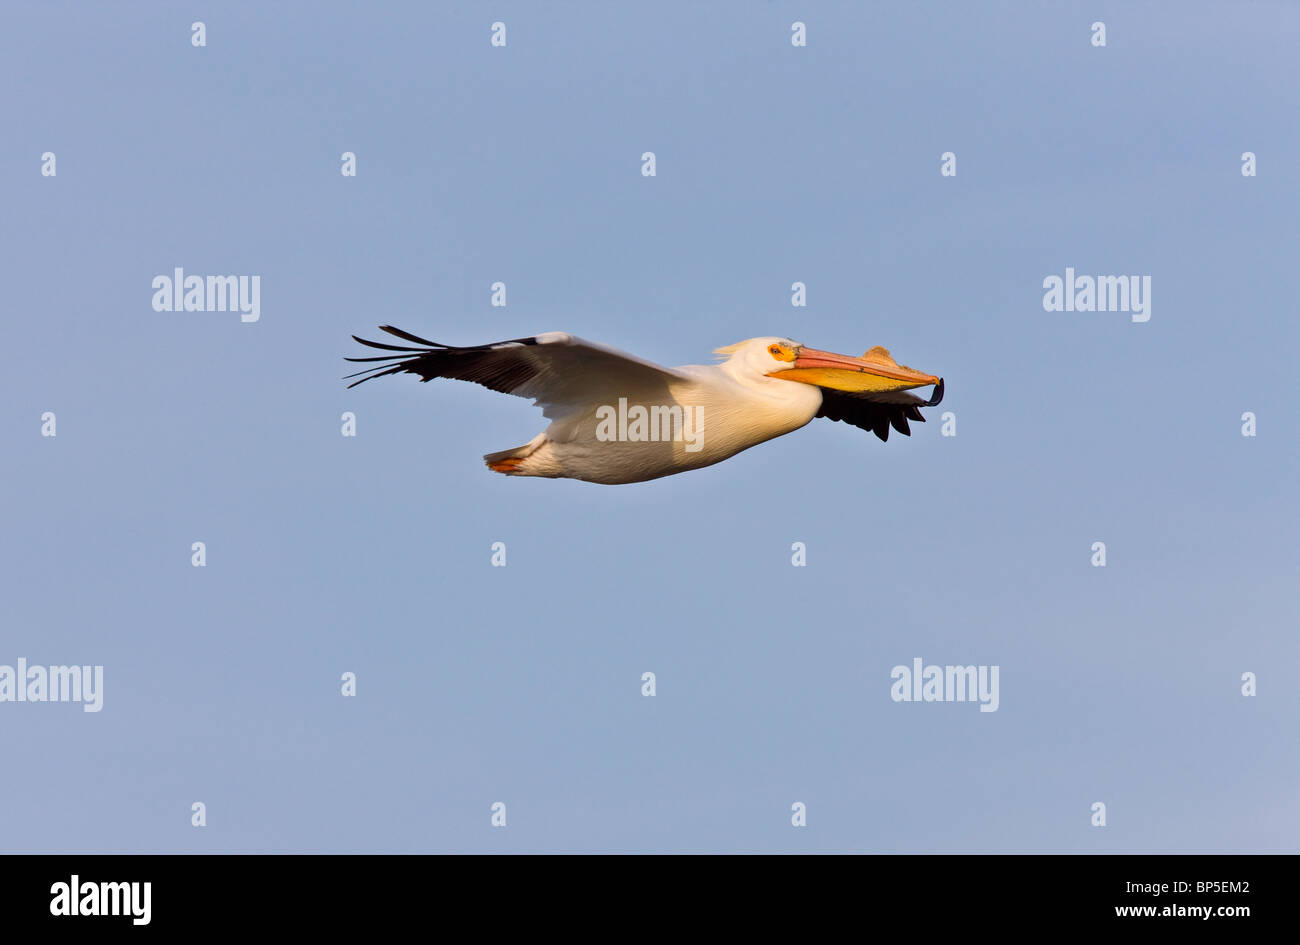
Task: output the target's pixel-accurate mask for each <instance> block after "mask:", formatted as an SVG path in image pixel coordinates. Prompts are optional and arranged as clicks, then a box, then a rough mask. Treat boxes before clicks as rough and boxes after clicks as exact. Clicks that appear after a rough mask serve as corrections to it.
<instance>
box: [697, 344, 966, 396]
mask: <svg viewBox="0 0 1300 945" xmlns="http://www.w3.org/2000/svg"><path fill="white" fill-rule="evenodd" d="M715 353H716V354H725V355H730V357H729V358H728V360H727V364H728V365H729V366H731V367H732V368H733V369H735V370H737V371H740V372H742V373H744V374H748V375H751V376H759V375H761V376H764V377H775V378H779V379H780V380H783V381H799V382H800V383H803V384H812V385H814V386H816V387H826V388H830V389H832V390H843V391H851V392H866V391H872V392H881V391H897V390H908V389H910V388H913V387H925V386H926V385H928V384H941V383H943V382H942V380H941V379H940V378H937V377H935V376H934V375H933V374H922V373H921V372H920V371H914V370H912V369H911V368H910V367H905V366H904V365H901V364H899V363H898V362H897V361H895V360H894V359H893V358H892V357H890V355H889V352H888V351H887V350H885V349H884V348H882V347H880V346H879V345H877V346H876V347H874V348H872V349H871V350H870V351H868V352H867V353H866V354H864V355H863V356H862V357H860V358H854V357H850V356H849V355H847V354H835V353H833V352H830V351H818V350H817V349H816V348H808V347H805V346H804V345H801V344H800V343H799V342H797V341H791V340H790V339H789V338H750V339H749V340H748V341H742V342H740V343H739V344H734V345H730V346H729V347H726V348H719V349H718V350H717V351H716V352H715Z"/></svg>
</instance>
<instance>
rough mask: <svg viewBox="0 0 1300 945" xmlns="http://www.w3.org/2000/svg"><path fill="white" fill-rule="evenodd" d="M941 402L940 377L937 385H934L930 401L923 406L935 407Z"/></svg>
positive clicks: (941, 379)
mask: <svg viewBox="0 0 1300 945" xmlns="http://www.w3.org/2000/svg"><path fill="white" fill-rule="evenodd" d="M942 400H943V378H942V377H941V378H939V383H938V384H935V385H934V393H932V394H931V395H930V399H929V400H927V401H926V402H925V405H926V406H927V407H934V406H937V405H938V404H939V403H940V401H942Z"/></svg>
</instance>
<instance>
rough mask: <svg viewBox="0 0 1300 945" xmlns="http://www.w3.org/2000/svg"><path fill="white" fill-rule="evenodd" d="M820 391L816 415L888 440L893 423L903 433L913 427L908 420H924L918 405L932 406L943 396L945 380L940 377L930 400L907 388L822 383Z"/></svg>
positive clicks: (906, 434)
mask: <svg viewBox="0 0 1300 945" xmlns="http://www.w3.org/2000/svg"><path fill="white" fill-rule="evenodd" d="M821 392H822V406H821V409H820V410H818V411H817V416H819V417H825V418H826V419H828V420H842V421H843V422H844V423H850V424H852V425H853V426H855V427H861V428H862V429H863V430H870V431H872V432H873V433H875V434H876V436H878V437H880V438H881V439H882V440H888V439H889V428H890V427H891V426H892V427H893V428H894V429H895V430H897V431H898V432H899V433H901V434H903V436H911V435H912V430H911V428H910V427H908V425H907V421H908V420H917V421H920V422H921V423H924V422H925V417H923V416H921V411H920V409H919V408H921V407H933V406H935V405H936V404H938V403H939V402H940V401H941V400H943V381H942V380H940V381H939V383H938V384H936V385H935V386H934V393H933V394H931V396H930V399H929V400H924V399H922V398H920V397H917V396H916V395H915V394H909V393H908V392H907V391H893V392H889V393H873V392H869V391H863V392H853V393H850V392H848V391H840V390H831V389H830V388H826V387H823V388H821Z"/></svg>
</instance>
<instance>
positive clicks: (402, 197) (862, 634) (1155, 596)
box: [0, 2, 1300, 853]
mask: <svg viewBox="0 0 1300 945" xmlns="http://www.w3.org/2000/svg"><path fill="white" fill-rule="evenodd" d="M0 18H2V21H3V24H2V25H3V28H2V29H0V80H3V82H4V85H5V88H7V89H8V90H9V91H8V93H7V94H6V95H5V96H4V97H3V99H0V109H2V110H3V111H2V117H3V123H4V127H5V128H6V135H5V144H4V147H3V148H0V202H2V203H3V206H4V208H5V211H4V220H5V225H4V226H3V227H0V259H3V260H4V265H5V275H6V279H5V288H6V292H7V296H8V300H7V308H8V311H9V312H10V315H9V317H8V318H7V319H6V321H5V325H6V335H7V337H6V344H7V346H8V350H9V354H10V357H9V359H8V361H9V363H8V364H7V366H6V370H5V371H4V374H3V377H2V378H0V390H2V392H3V395H4V396H3V403H4V405H5V407H4V409H3V411H0V433H2V434H3V436H4V439H5V442H6V443H7V444H8V449H7V450H6V453H5V459H6V462H5V483H6V488H5V489H4V490H3V492H2V493H0V527H2V530H3V534H4V536H5V539H4V541H3V542H0V568H2V570H0V573H3V575H4V577H3V582H4V593H3V594H2V595H0V664H11V665H12V664H14V663H15V661H16V660H17V659H18V658H19V657H23V658H25V659H27V660H28V662H29V663H32V664H46V665H49V664H64V663H76V664H102V665H103V666H104V688H105V692H104V707H103V710H102V711H101V712H99V713H85V712H83V711H81V708H80V707H78V706H76V705H70V704H14V703H0V755H2V756H3V757H4V758H6V759H8V760H9V764H7V765H6V769H7V771H8V776H7V777H5V778H4V779H3V782H4V786H3V787H2V788H0V848H3V849H4V850H6V851H43V852H62V851H84V852H111V851H132V850H140V851H179V852H189V851H195V852H197V851H217V852H226V851H231V852H233V851H276V852H316V851H320V852H352V851H376V852H399V851H402V852H405V851H410V852H417V851H418V852H423V851H483V852H494V851H759V852H796V851H862V852H882V853H890V852H1034V851H1046V852H1080V853H1087V852H1284V851H1285V852H1295V851H1296V850H1297V846H1298V844H1297V836H1298V835H1300V790H1298V788H1300V750H1298V749H1300V745H1298V744H1297V734H1296V720H1297V717H1298V716H1300V713H1298V710H1300V693H1298V691H1297V686H1296V685H1295V682H1296V673H1297V667H1298V665H1300V644H1297V635H1296V632H1295V630H1296V625H1297V616H1298V615H1297V594H1296V588H1297V567H1298V566H1300V561H1298V558H1300V555H1298V554H1297V551H1296V548H1295V543H1294V541H1293V540H1292V536H1293V535H1294V534H1295V532H1296V530H1297V527H1298V526H1300V516H1298V514H1297V512H1298V510H1300V503H1298V502H1297V499H1296V494H1295V480H1296V470H1297V468H1298V466H1300V463H1298V462H1297V460H1300V445H1298V443H1300V440H1298V438H1297V430H1298V429H1300V416H1298V411H1297V407H1296V402H1295V396H1294V394H1295V380H1294V377H1295V373H1294V372H1295V367H1294V359H1295V352H1296V351H1297V350H1298V349H1300V329H1297V319H1298V317H1300V303H1297V296H1296V293H1295V291H1294V285H1293V283H1294V276H1295V271H1296V262H1295V251H1296V246H1297V245H1298V237H1300V223H1298V222H1297V214H1296V212H1295V209H1296V207H1297V205H1298V200H1300V185H1298V184H1297V177H1296V174H1295V168H1296V167H1298V166H1300V127H1298V126H1297V122H1296V121H1295V116H1296V114H1297V105H1300V82H1297V78H1298V76H1297V69H1296V64H1295V52H1294V39H1293V38H1294V36H1295V35H1297V28H1298V27H1300V9H1297V8H1296V7H1294V6H1291V5H1288V4H1283V3H1253V4H1236V5H1226V4H1222V5H1219V4H1199V5H1198V4H1172V3H1165V4H1162V3H1152V4H1142V5H1140V6H1136V7H1135V6H1133V5H1129V4H1117V3H1088V4H1069V3H1060V4H1043V5H1036V4H1028V3H1006V4H956V3H952V4H917V5H901V4H899V5H890V4H872V5H854V4H833V3H815V4H810V3H806V2H805V3H783V2H782V3H763V4H741V3H731V4H709V5H694V4H684V3H662V4H655V5H653V7H651V8H644V7H636V6H632V5H617V6H615V5H603V4H600V5H598V4H594V3H568V4H550V5H536V4H524V3H508V2H502V3H496V4H492V5H479V4H473V3H465V4H454V5H447V4H425V3H411V4H395V3H388V4H384V3H381V4H372V5H356V4H311V5H307V4H214V5H209V6H208V7H207V8H204V9H197V8H193V9H192V8H189V7H184V8H182V7H177V6H175V5H173V4H148V3H140V4H129V5H125V6H114V7H113V8H112V9H110V8H108V7H105V6H101V5H97V4H88V3H86V4H68V5H52V4H42V3H9V4H6V5H5V8H4V12H3V13H2V14H0ZM198 19H202V20H203V21H204V22H205V24H206V27H207V46H206V47H205V48H194V47H193V46H192V45H191V44H190V23H191V22H192V21H194V20H198ZM496 20H500V21H504V22H505V23H506V24H507V46H506V47H505V48H493V47H492V46H491V45H490V44H489V37H490V25H491V23H492V22H493V21H496ZM796 20H801V21H803V22H805V23H806V24H807V30H808V45H807V47H806V48H795V47H793V46H791V44H790V40H789V37H790V24H791V23H792V22H794V21H796ZM1097 20H1101V21H1104V22H1105V23H1106V27H1107V45H1106V47H1105V48H1095V47H1093V46H1092V45H1091V43H1090V41H1089V37H1090V25H1091V24H1092V23H1093V22H1094V21H1097ZM46 151H52V152H54V153H55V155H56V160H57V176H55V177H52V178H51V177H43V176H42V175H41V173H40V169H41V155H42V154H43V153H44V152H46ZM344 151H352V152H354V153H355V154H356V155H357V169H358V170H357V176H356V177H355V178H346V177H343V176H342V175H341V174H340V172H339V168H340V155H341V154H342V152H344ZM644 151H654V152H655V154H656V158H657V175H656V176H655V177H654V178H645V177H643V176H642V175H641V173H640V156H641V154H642V153H643V152H644ZM945 151H953V152H954V153H955V154H956V156H957V170H958V173H957V176H956V177H953V178H945V177H942V176H941V175H940V173H939V166H940V155H941V154H942V153H943V152H945ZM1243 151H1253V152H1255V154H1256V155H1257V161H1258V176H1256V177H1254V178H1246V177H1243V176H1242V174H1241V172H1240V168H1241V153H1242V152H1243ZM176 266H182V267H184V268H185V269H186V271H187V272H190V273H201V274H229V273H234V274H250V275H252V274H256V275H259V276H260V277H261V287H262V299H261V302H262V314H261V318H260V320H259V321H258V322H256V323H253V324H242V323H241V322H240V319H239V317H238V315H236V314H230V313H208V312H203V313H199V312H190V313H183V312H182V313H177V312H161V313H160V312H155V311H153V309H152V307H151V305H150V300H151V297H152V289H151V280H152V279H153V277H154V276H155V275H158V274H162V273H170V272H171V270H172V269H173V268H174V267H176ZM1067 266H1071V267H1074V268H1075V269H1076V270H1077V271H1078V272H1079V273H1089V274H1126V275H1127V274H1139V275H1149V276H1150V277H1151V279H1152V309H1151V320H1150V321H1149V322H1147V323H1145V324H1134V323H1132V322H1131V321H1130V319H1129V317H1128V316H1127V315H1125V314H1122V313H1102V312H1072V313H1065V312H1046V311H1044V309H1043V305H1042V296H1043V288H1042V280H1043V279H1044V278H1045V277H1046V276H1049V275H1052V274H1056V275H1063V274H1064V271H1065V268H1066V267H1067ZM498 280H500V281H504V282H505V283H506V284H507V287H508V303H509V304H508V305H507V306H506V307H505V308H494V307H492V306H491V305H490V304H489V287H490V285H491V284H492V283H493V282H495V281H498ZM794 281H802V282H805V283H806V284H807V287H808V290H807V292H808V304H807V307H805V308H794V307H792V306H791V305H790V286H791V283H792V282H794ZM386 323H392V324H396V325H398V326H400V327H403V328H405V329H407V330H409V331H412V332H415V333H417V334H420V335H424V336H426V337H432V338H435V339H437V340H439V341H443V342H447V343H451V344H475V343H483V342H488V341H494V340H498V339H501V338H513V337H518V336H520V335H527V334H533V333H535V332H539V331H546V330H563V331H570V332H573V333H575V334H579V335H582V336H584V337H587V338H591V339H593V340H597V341H601V342H604V343H607V344H611V345H614V346H617V347H621V348H624V349H626V350H629V351H632V352H635V353H636V354H638V355H640V356H642V357H646V358H649V359H653V360H657V361H660V362H662V363H666V364H681V363H701V362H707V361H708V360H709V359H710V354H709V353H710V351H711V350H712V349H713V348H715V347H718V346H721V345H725V344H729V343H732V342H735V341H739V340H741V339H744V338H748V337H752V336H756V335H765V334H776V335H782V336H789V337H792V338H795V339H797V340H800V341H803V342H805V343H807V344H810V345H813V346H815V347H819V348H826V349H830V350H837V351H846V352H849V353H856V352H861V351H864V350H866V349H867V348H868V347H871V346H873V345H877V344H882V345H885V346H887V347H889V348H890V349H891V350H892V351H893V353H894V355H895V356H896V357H897V358H898V359H899V360H900V361H901V362H904V363H907V364H911V365H913V366H915V367H917V368H919V369H922V370H925V371H930V372H934V373H936V374H941V375H943V376H944V377H945V378H946V379H947V398H946V399H945V401H944V404H943V406H942V407H940V408H937V409H932V410H930V411H928V414H929V418H930V422H929V423H927V424H925V425H914V435H913V436H912V437H911V439H904V438H899V437H892V438H891V440H890V442H889V443H888V444H882V443H880V442H879V441H877V440H876V439H875V438H874V437H873V436H871V435H870V434H867V433H865V432H862V431H858V430H855V429H853V428H850V427H847V426H845V425H843V424H833V423H828V422H826V421H814V422H813V423H812V424H810V425H809V426H808V427H807V428H805V429H803V430H800V431H798V432H796V433H795V434H792V435H790V436H788V437H784V438H781V439H779V440H776V441H773V442H771V443H768V444H764V445H762V446H760V447H757V448H755V449H753V450H750V451H749V452H746V453H743V454H741V455H740V456H738V457H736V458H734V459H732V460H729V461H727V462H726V463H723V464H721V465H718V466H715V467H711V468H709V469H705V470H701V471H697V472H692V473H688V474H685V475H682V476H678V477H673V478H669V479H663V480H658V481H654V482H650V483H643V484H638V485H629V486H618V487H604V486H595V485H589V484H586V483H581V482H573V481H551V480H529V479H514V478H507V477H503V476H496V475H493V474H491V473H489V472H488V471H487V470H485V469H484V468H483V466H482V462H481V460H480V456H481V455H482V454H483V453H487V452H490V451H494V450H499V449H505V448H508V447H512V446H516V445H518V444H521V443H524V442H526V441H527V440H528V439H529V438H531V437H532V436H533V435H534V434H535V433H537V432H538V431H539V430H540V429H542V427H543V425H544V421H543V420H542V418H541V416H540V412H539V411H537V410H536V409H535V408H533V407H531V406H530V405H529V404H528V403H527V402H526V401H523V400H519V399H515V398H509V397H506V396H503V395H500V394H496V393H492V392H489V391H486V390H484V389H482V388H479V387H475V386H472V385H467V384H458V383H454V382H449V381H448V382H442V381H435V382H431V383H429V384H419V383H417V382H416V381H415V380H414V379H413V378H410V377H400V378H387V379H384V380H382V381H378V382H376V383H373V384H367V385H365V386H363V387H361V388H358V389H355V390H351V391H349V390H347V389H346V388H345V384H344V382H342V381H341V380H340V377H341V376H342V375H343V374H344V373H346V370H345V369H346V365H345V364H344V362H343V361H342V360H341V358H342V357H343V356H344V355H348V354H353V353H355V351H354V347H355V346H354V345H353V343H352V342H351V341H350V339H349V335H351V334H352V333H354V332H355V333H357V334H362V335H373V334H374V326H375V325H377V324H386ZM945 410H949V411H952V412H953V414H954V415H955V416H956V423H957V435H956V436H952V437H944V436H941V435H940V423H939V422H938V420H939V415H940V414H941V413H942V412H943V411H945ZM46 411H53V412H54V413H55V414H56V416H57V436H56V437H54V438H48V437H42V436H41V420H40V418H41V415H42V414H43V413H45V412H46ZM344 411H353V412H355V414H356V416H357V430H358V435H357V436H356V437H355V438H345V437H343V436H341V435H340V415H341V414H342V413H343V412H344ZM1246 411H1251V412H1253V413H1255V414H1256V416H1257V424H1258V435H1257V436H1255V437H1243V436H1242V435H1241V425H1242V424H1241V415H1242V414H1243V413H1244V412H1246ZM194 541H203V542H205V543H206V546H207V566H206V567H204V568H194V567H191V565H190V547H191V543H192V542H194ZM496 541H503V542H505V543H506V545H507V549H508V552H507V555H508V557H507V560H508V564H507V566H506V567H505V568H494V567H492V566H491V564H490V557H491V551H490V548H491V545H492V543H493V542H496ZM795 541H802V542H804V543H805V544H806V546H807V549H808V552H807V554H808V564H807V566H806V567H803V568H796V567H792V566H791V562H790V557H791V551H790V549H791V545H792V543H793V542H795ZM1095 541H1104V542H1105V543H1106V546H1107V566H1106V567H1105V568H1095V567H1092V566H1091V564H1090V558H1091V556H1092V552H1091V546H1092V544H1093V542H1095ZM915 657H921V658H923V659H924V660H925V661H926V662H927V663H937V664H979V665H997V666H999V667H1000V706H999V709H998V711H997V712H994V713H981V712H979V711H978V710H977V707H976V706H975V705H973V704H969V703H967V704H953V703H933V704H909V703H895V702H893V701H891V699H890V686H891V679H890V670H891V669H892V667H894V666H895V665H899V664H910V663H911V661H912V659H913V658H915ZM646 671H651V672H654V673H655V674H656V678H657V695H656V696H655V697H653V698H645V697H643V696H642V695H641V674H642V673H643V672H646ZM343 672H354V673H356V675H357V695H356V696H355V697H354V698H344V697H342V696H341V695H340V691H339V689H340V682H339V679H340V675H341V674H342V673H343ZM1244 672H1254V673H1256V674H1257V677H1258V695H1257V696H1255V697H1253V698H1246V697H1243V695H1242V693H1241V675H1242V673H1244ZM195 801H201V802H203V803H204V804H205V805H206V807H207V826H206V827H203V828H196V827H193V826H191V823H190V817H191V804H192V803H193V802H195ZM496 801H502V802H505V803H506V805H507V809H508V822H507V826H506V827H504V828H494V827H493V826H492V825H491V823H490V806H491V805H492V804H493V803H494V802H496ZM796 801H798V802H802V803H804V804H806V805H807V826H806V827H803V828H796V827H793V826H792V825H791V822H790V817H791V812H790V808H791V804H792V803H794V802H796ZM1096 801H1101V802H1104V803H1105V804H1106V807H1107V821H1108V822H1107V826H1106V827H1104V828H1098V827H1094V826H1092V824H1091V823H1090V819H1091V810H1090V808H1091V805H1092V804H1093V803H1094V802H1096Z"/></svg>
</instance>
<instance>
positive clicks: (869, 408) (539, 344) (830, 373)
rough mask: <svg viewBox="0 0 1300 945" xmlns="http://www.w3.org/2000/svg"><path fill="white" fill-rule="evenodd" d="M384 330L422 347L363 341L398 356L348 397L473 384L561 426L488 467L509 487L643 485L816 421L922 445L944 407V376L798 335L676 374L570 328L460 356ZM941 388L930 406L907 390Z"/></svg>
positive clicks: (495, 457) (373, 367)
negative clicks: (813, 343) (545, 482)
mask: <svg viewBox="0 0 1300 945" xmlns="http://www.w3.org/2000/svg"><path fill="white" fill-rule="evenodd" d="M380 330H381V331H385V332H387V333H388V334H390V335H393V336H395V337H397V338H400V339H402V340H403V341H407V342H410V343H411V344H412V345H418V346H419V347H411V346H410V345H393V344H386V343H383V342H379V341H367V340H366V339H364V338H358V337H357V336H356V335H353V336H352V337H353V339H355V340H356V341H358V342H360V343H361V344H363V345H366V346H368V347H370V348H378V349H379V350H381V351H386V352H392V353H390V354H384V355H380V356H378V357H365V358H346V359H345V360H348V361H358V362H378V363H371V364H370V366H369V367H367V368H365V369H364V370H361V371H358V372H356V373H355V374H349V375H348V376H347V378H345V379H351V378H354V377H360V380H357V381H353V382H352V383H351V384H349V385H348V387H349V389H351V388H353V387H356V386H357V385H358V384H362V383H364V382H366V381H369V380H373V379H374V378H376V377H384V376H385V375H388V374H399V373H403V372H405V373H409V374H417V375H419V377H420V380H421V381H428V380H430V379H432V378H435V377H447V378H454V379H456V380H461V381H473V382H474V383H475V384H482V385H483V386H484V387H487V388H489V389H491V390H495V391H501V392H502V393H506V394H514V395H515V396H517V397H530V398H532V399H533V401H534V404H535V405H536V406H539V407H541V408H542V415H543V416H544V417H546V418H547V419H549V420H550V421H551V424H550V426H548V427H547V428H546V429H545V430H543V431H542V432H541V433H539V434H537V436H535V437H533V439H531V440H529V441H528V442H527V443H525V444H524V445H523V446H518V447H515V448H514V449H509V450H502V451H501V452H499V453H489V454H488V455H486V456H484V457H483V459H484V461H485V462H486V463H487V465H488V468H489V469H491V470H493V471H494V472H499V473H504V474H505V475H507V476H542V477H546V478H550V479H564V478H567V479H581V480H584V481H586V482H598V483H605V484H610V485H614V484H621V483H629V482H644V481H646V480H649V479H658V478H660V477H662V476H671V475H674V474H675V473H680V472H686V471H687V470H689V469H700V468H701V467H704V466H711V465H713V464H714V463H719V462H722V460H724V459H728V458H730V457H732V456H735V455H736V454H737V453H739V452H741V451H742V450H747V449H749V448H750V447H751V446H756V445H757V444H759V443H762V442H763V441H765V440H770V439H772V438H774V437H778V436H783V435H784V434H786V433H790V432H792V431H794V430H797V429H799V428H800V427H802V426H804V425H805V424H807V423H809V422H810V421H812V420H813V419H814V418H816V417H825V418H827V419H828V420H841V421H843V422H845V423H849V424H852V425H853V426H855V427H860V428H862V429H863V430H869V431H871V432H873V433H875V434H876V436H878V437H879V438H880V439H881V440H888V439H889V429H890V427H893V428H894V429H895V430H897V431H898V432H899V433H901V434H903V435H904V436H911V430H910V429H909V428H908V425H907V421H908V420H920V421H922V422H924V420H925V418H924V417H923V416H921V411H920V410H919V409H918V408H920V407H932V406H934V405H935V404H937V403H939V401H941V400H942V399H943V378H940V377H935V376H934V375H932V374H923V373H922V372H920V371H914V370H912V369H911V368H909V367H904V366H903V365H901V364H898V363H897V362H896V361H895V360H894V359H893V358H892V357H891V356H890V354H889V352H888V351H887V350H885V349H884V348H881V347H875V348H872V349H871V350H870V351H868V352H867V353H866V354H864V355H863V356H862V357H860V358H854V357H849V356H847V355H843V354H833V353H831V352H829V351H819V350H817V349H815V348H808V347H805V346H804V345H802V344H800V343H799V342H797V341H791V340H790V339H789V338H750V339H749V340H748V341H742V342H739V343H738V344H734V345H729V346H728V347H725V348H718V349H717V350H716V351H715V352H714V354H716V355H719V356H720V357H721V358H722V359H723V360H722V361H721V363H719V364H711V365H698V364H690V365H686V366H684V367H675V368H667V367H660V366H659V365H657V364H652V363H650V362H649V361H643V360H641V359H640V358H637V357H634V356H633V355H630V354H625V353H624V352H622V351H617V350H615V349H614V348H607V347H605V346H604V345H599V344H595V343H593V342H590V341H584V340H583V339H581V338H578V337H575V336H574V335H570V334H566V333H565V332H559V331H553V332H547V333H545V334H541V335H535V336H533V337H532V338H515V339H513V340H511V341H498V342H496V343H495V344H487V345H475V346H472V347H465V348H456V347H452V346H451V345H444V344H439V343H438V342H436V341H427V340H426V339H424V338H420V337H418V336H416V335H412V334H410V333H409V332H405V331H402V330H401V329H400V328H393V327H392V326H391V325H381V326H380ZM929 385H934V390H933V392H932V394H931V396H930V398H929V399H928V400H923V399H922V398H920V397H918V396H916V395H915V394H909V393H907V391H908V390H910V389H911V388H916V387H926V386H929Z"/></svg>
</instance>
